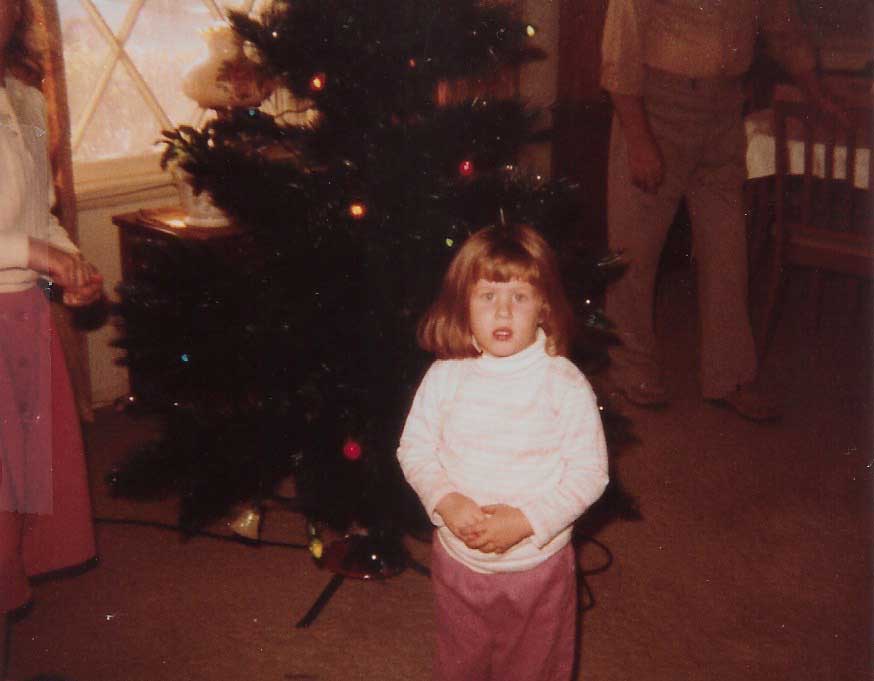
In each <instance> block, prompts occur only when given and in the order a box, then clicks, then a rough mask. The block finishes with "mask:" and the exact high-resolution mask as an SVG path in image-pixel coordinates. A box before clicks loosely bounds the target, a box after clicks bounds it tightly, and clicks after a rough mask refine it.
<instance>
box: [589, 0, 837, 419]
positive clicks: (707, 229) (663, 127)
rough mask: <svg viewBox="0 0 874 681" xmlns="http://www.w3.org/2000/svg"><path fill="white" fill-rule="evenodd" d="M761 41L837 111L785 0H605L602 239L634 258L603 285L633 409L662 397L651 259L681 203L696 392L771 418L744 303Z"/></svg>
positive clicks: (614, 354) (616, 364)
mask: <svg viewBox="0 0 874 681" xmlns="http://www.w3.org/2000/svg"><path fill="white" fill-rule="evenodd" d="M759 36H761V37H762V38H763V39H764V43H765V46H766V48H767V49H768V51H769V52H770V54H771V55H772V56H773V57H774V58H775V59H776V60H777V61H778V62H779V63H780V64H781V65H782V66H783V67H784V68H785V70H786V71H787V72H788V73H789V74H790V75H791V76H792V77H793V79H794V80H795V81H796V82H797V83H798V84H799V85H800V86H802V88H803V89H805V90H806V92H807V93H808V95H809V96H810V97H811V98H812V99H813V100H814V101H815V102H817V103H818V104H819V105H821V106H822V108H825V109H827V110H835V107H834V105H833V104H832V103H831V102H830V101H829V99H828V98H827V97H826V96H825V94H824V92H823V90H822V88H821V86H820V84H819V81H818V79H817V77H816V74H815V71H814V68H815V56H814V53H813V50H812V48H811V47H810V45H809V43H808V42H807V41H806V40H805V36H804V34H803V31H802V26H801V24H800V21H799V19H798V18H797V16H796V15H795V13H794V12H793V10H792V5H791V0H610V4H609V8H608V11H607V20H606V25H605V30H604V42H603V46H602V54H603V60H602V71H601V84H602V86H603V87H604V89H606V90H607V91H608V92H609V94H610V98H611V100H612V103H613V107H614V119H613V129H612V133H611V140H610V157H609V169H608V183H607V187H608V189H607V217H608V241H609V245H610V248H611V250H612V251H614V252H621V253H623V254H624V256H625V258H626V259H627V261H628V263H629V266H628V268H627V270H626V272H625V274H624V276H623V277H622V278H621V279H619V280H618V281H617V282H616V283H615V284H614V285H613V286H612V287H611V288H610V289H609V290H608V292H607V300H606V309H607V314H608V316H609V317H610V318H611V319H612V321H613V322H614V323H615V324H616V325H617V328H618V331H619V336H620V340H621V343H620V344H619V345H617V346H616V347H615V348H613V350H612V351H611V360H612V368H611V373H612V378H613V381H614V383H615V385H616V387H617V388H618V389H619V390H620V391H621V392H622V393H624V394H625V396H626V397H627V398H628V399H629V400H630V401H631V402H634V403H636V404H639V405H644V406H655V405H661V404H664V403H666V402H667V401H668V391H667V389H666V387H665V385H664V383H663V377H662V369H661V364H660V361H659V356H658V351H657V339H656V336H655V332H654V320H653V297H654V288H655V279H656V271H657V268H658V263H659V257H660V255H661V252H662V249H663V247H664V243H665V239H666V236H667V232H668V229H669V227H670V225H671V223H672V221H673V218H674V215H675V213H676V210H677V206H678V204H679V201H680V199H681V198H683V197H685V199H686V204H687V207H688V210H689V214H690V217H691V221H692V233H693V239H694V248H695V261H696V270H697V283H698V309H699V328H700V356H699V363H700V388H701V392H702V395H703V397H704V398H705V399H709V400H714V401H717V402H719V403H721V404H724V405H726V406H729V407H731V408H732V409H734V410H735V411H736V412H738V413H739V414H740V415H741V416H744V417H746V418H749V419H753V420H770V419H773V418H776V416H777V415H778V412H777V409H776V407H775V405H774V404H773V401H772V400H770V399H768V398H767V397H766V396H765V395H764V394H763V393H762V392H761V390H760V389H759V388H758V384H757V382H756V379H757V373H758V367H757V358H756V352H755V345H754V341H753V336H752V330H751V327H750V321H749V314H748V310H747V249H746V228H745V219H744V206H743V193H742V189H743V183H744V181H745V179H746V165H745V148H746V139H745V135H744V129H743V119H742V105H743V89H742V78H743V76H744V74H745V73H746V71H747V70H748V69H749V67H750V64H751V62H752V59H753V54H754V49H755V46H756V42H757V38H758V37H759Z"/></svg>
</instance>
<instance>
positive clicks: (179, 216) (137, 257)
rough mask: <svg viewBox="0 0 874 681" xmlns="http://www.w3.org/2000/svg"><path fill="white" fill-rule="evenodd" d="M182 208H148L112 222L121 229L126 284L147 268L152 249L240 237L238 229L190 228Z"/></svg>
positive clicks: (122, 272)
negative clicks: (188, 242) (174, 242)
mask: <svg viewBox="0 0 874 681" xmlns="http://www.w3.org/2000/svg"><path fill="white" fill-rule="evenodd" d="M184 218H185V214H184V213H183V212H182V209H181V208H178V207H174V206H168V207H166V208H149V209H143V210H138V211H134V212H132V213H124V214H122V215H116V216H114V217H113V218H112V222H113V223H114V224H115V225H116V226H117V227H118V228H119V233H120V234H119V236H120V242H121V275H122V278H123V279H124V281H126V282H130V281H133V280H134V279H135V278H136V273H137V271H138V270H140V269H141V268H143V267H147V266H148V263H147V262H146V258H147V257H148V252H149V250H150V247H151V246H154V245H160V243H161V242H163V243H164V244H170V243H172V242H173V241H174V240H180V241H197V242H206V241H209V242H213V243H215V244H216V245H217V246H219V247H220V246H221V244H222V243H223V242H226V241H227V240H228V239H232V238H233V237H235V236H239V235H240V233H241V232H240V230H239V228H237V227H235V226H230V227H188V226H187V225H186V224H185V220H184Z"/></svg>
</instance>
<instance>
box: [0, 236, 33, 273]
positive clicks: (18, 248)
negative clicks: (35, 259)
mask: <svg viewBox="0 0 874 681" xmlns="http://www.w3.org/2000/svg"><path fill="white" fill-rule="evenodd" d="M29 255H30V247H29V246H28V242H27V234H24V233H22V232H13V233H11V234H2V233H0V270H5V269H11V268H22V269H23V268H26V267H27V260H28V257H29Z"/></svg>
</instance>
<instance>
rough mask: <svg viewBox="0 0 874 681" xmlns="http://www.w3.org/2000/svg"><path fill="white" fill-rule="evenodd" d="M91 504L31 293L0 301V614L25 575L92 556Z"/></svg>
mask: <svg viewBox="0 0 874 681" xmlns="http://www.w3.org/2000/svg"><path fill="white" fill-rule="evenodd" d="M94 549H95V547H94V531H93V527H92V524H91V500H90V497H89V492H88V478H87V475H86V471H85V459H84V455H83V450H82V438H81V433H80V431H79V417H78V414H77V413H76V407H75V403H74V401H73V393H72V390H71V388H70V380H69V377H68V374H67V367H66V365H65V363H64V356H63V350H62V348H61V344H60V340H59V339H58V335H57V334H56V333H54V331H53V329H52V326H51V315H50V311H49V306H48V303H47V301H46V300H45V296H43V294H42V292H40V291H39V290H38V289H35V288H33V289H30V290H28V291H23V292H21V293H3V294H0V615H2V613H4V612H7V611H9V610H13V609H15V608H18V607H20V606H22V605H24V604H25V603H27V601H28V600H29V598H30V588H29V584H28V576H30V575H37V574H42V573H45V572H52V571H55V570H59V569H61V568H65V567H69V566H73V565H76V564H79V563H82V562H84V561H86V560H88V559H89V558H91V557H92V556H93V555H94Z"/></svg>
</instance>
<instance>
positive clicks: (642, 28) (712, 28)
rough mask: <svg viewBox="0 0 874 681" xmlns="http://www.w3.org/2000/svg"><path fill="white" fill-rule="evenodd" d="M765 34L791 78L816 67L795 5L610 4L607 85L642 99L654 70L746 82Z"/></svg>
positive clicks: (743, 0)
mask: <svg viewBox="0 0 874 681" xmlns="http://www.w3.org/2000/svg"><path fill="white" fill-rule="evenodd" d="M760 33H761V34H762V35H763V36H764V38H765V46H766V47H767V49H768V52H769V53H770V54H771V55H772V56H773V57H774V58H775V59H776V60H777V61H779V62H780V63H781V64H782V65H783V66H784V67H785V68H786V69H787V70H788V71H789V72H790V73H792V74H796V73H801V72H805V71H810V70H812V69H813V68H814V66H815V64H816V60H815V55H814V52H813V49H812V47H811V46H810V44H809V42H808V41H807V40H806V39H805V35H804V32H803V26H802V24H801V22H800V19H799V18H798V16H797V15H796V13H795V12H794V11H793V8H792V3H791V0H610V5H609V7H608V9H607V20H606V23H605V25H604V39H603V43H602V46H601V47H602V49H601V53H602V61H601V85H602V86H603V87H604V89H606V90H608V91H610V92H615V93H618V94H628V95H639V94H641V92H642V86H643V78H644V71H645V67H647V66H649V67H652V68H655V69H659V70H661V71H667V72H669V73H673V74H676V75H679V76H686V77H688V78H715V77H737V76H741V75H743V74H744V73H746V71H747V70H748V69H749V67H750V64H751V63H752V61H753V55H754V49H755V44H756V37H757V36H758V35H759V34H760Z"/></svg>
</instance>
